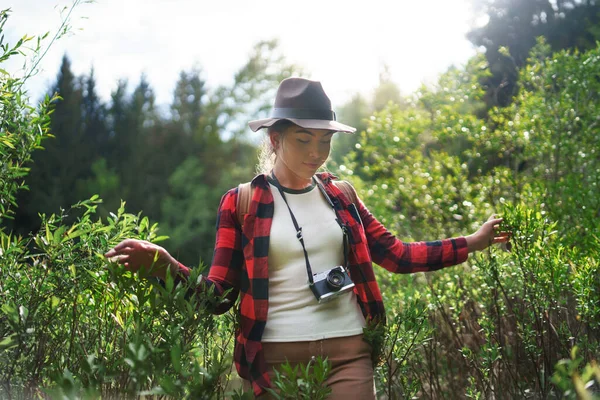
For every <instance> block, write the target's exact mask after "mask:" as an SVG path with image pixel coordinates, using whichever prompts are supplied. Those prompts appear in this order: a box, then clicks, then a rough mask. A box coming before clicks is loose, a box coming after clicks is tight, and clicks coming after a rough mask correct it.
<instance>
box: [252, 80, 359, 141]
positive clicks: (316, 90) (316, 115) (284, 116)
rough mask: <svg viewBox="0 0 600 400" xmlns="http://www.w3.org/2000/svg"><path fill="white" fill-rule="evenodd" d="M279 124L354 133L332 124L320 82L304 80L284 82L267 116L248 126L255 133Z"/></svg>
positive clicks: (351, 128)
mask: <svg viewBox="0 0 600 400" xmlns="http://www.w3.org/2000/svg"><path fill="white" fill-rule="evenodd" d="M280 120H288V121H291V122H293V123H294V124H296V125H298V126H300V127H302V128H308V129H329V130H332V131H336V132H346V133H354V132H356V128H353V127H351V126H348V125H344V124H341V123H339V122H337V121H336V120H335V112H333V110H332V109H331V101H330V100H329V97H327V95H326V94H325V91H324V90H323V86H321V82H317V81H311V80H308V79H304V78H287V79H284V80H283V81H281V83H280V84H279V87H278V88H277V95H276V96H275V104H274V105H273V109H272V110H271V116H270V117H269V118H265V119H259V120H255V121H250V122H249V123H248V125H249V126H250V129H252V131H254V132H256V131H257V130H259V129H261V128H268V127H270V126H272V125H273V124H275V123H276V122H277V121H280Z"/></svg>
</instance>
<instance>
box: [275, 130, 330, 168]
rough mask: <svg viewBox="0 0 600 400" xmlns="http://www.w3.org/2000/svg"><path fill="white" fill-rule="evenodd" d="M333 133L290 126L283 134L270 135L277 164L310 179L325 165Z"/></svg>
mask: <svg viewBox="0 0 600 400" xmlns="http://www.w3.org/2000/svg"><path fill="white" fill-rule="evenodd" d="M334 133H335V132H334V131H330V130H326V129H307V128H302V127H299V126H297V125H293V126H290V127H289V128H288V129H287V130H286V131H285V132H284V134H283V135H282V134H279V133H272V134H271V143H272V144H273V147H274V148H275V153H276V154H277V160H276V164H277V163H283V166H285V167H286V169H288V170H290V172H293V173H294V174H296V175H298V176H300V177H302V178H307V179H308V178H311V177H312V176H313V175H314V174H315V172H316V171H317V170H318V169H319V168H320V167H321V165H323V163H325V161H326V160H327V157H329V150H330V149H331V139H332V137H333V134H334Z"/></svg>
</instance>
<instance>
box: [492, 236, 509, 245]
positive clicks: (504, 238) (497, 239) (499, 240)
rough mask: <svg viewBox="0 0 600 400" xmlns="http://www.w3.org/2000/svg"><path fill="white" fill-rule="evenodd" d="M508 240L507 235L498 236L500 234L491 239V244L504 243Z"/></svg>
mask: <svg viewBox="0 0 600 400" xmlns="http://www.w3.org/2000/svg"><path fill="white" fill-rule="evenodd" d="M508 240H509V238H507V237H500V236H498V237H495V238H494V240H492V244H494V243H506V242H508Z"/></svg>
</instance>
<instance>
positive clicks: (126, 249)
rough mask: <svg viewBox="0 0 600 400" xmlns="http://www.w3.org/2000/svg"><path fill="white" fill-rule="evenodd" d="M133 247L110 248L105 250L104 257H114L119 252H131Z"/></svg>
mask: <svg viewBox="0 0 600 400" xmlns="http://www.w3.org/2000/svg"><path fill="white" fill-rule="evenodd" d="M133 250H134V249H133V248H131V247H122V248H120V249H118V250H117V248H116V247H114V248H112V249H110V250H109V251H108V252H106V254H104V256H105V257H114V256H117V255H120V254H131V253H132V252H133Z"/></svg>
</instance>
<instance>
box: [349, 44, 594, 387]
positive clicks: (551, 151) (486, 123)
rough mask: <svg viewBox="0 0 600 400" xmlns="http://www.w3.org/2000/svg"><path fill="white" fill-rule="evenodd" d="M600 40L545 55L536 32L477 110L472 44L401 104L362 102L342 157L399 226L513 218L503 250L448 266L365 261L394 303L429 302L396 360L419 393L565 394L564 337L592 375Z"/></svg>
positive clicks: (569, 378)
mask: <svg viewBox="0 0 600 400" xmlns="http://www.w3.org/2000/svg"><path fill="white" fill-rule="evenodd" d="M599 51H600V49H598V48H597V49H594V50H590V51H588V52H586V53H579V52H576V51H575V52H567V51H563V52H560V53H556V54H552V53H551V52H550V50H549V48H548V46H547V45H546V44H545V43H544V41H540V42H539V43H538V45H537V46H536V47H534V49H533V50H532V53H531V56H530V59H529V60H530V63H529V64H528V65H527V66H526V67H525V68H523V70H522V71H521V77H520V82H521V84H522V87H521V90H520V91H519V93H518V94H517V95H516V97H515V101H514V103H512V104H511V105H510V106H509V107H506V108H495V109H492V110H490V112H489V114H485V113H481V112H480V111H479V110H481V105H482V104H484V99H485V95H484V92H483V91H482V88H481V87H480V86H479V85H478V84H477V82H478V81H479V80H480V79H481V75H485V74H487V73H488V72H487V70H486V69H485V68H480V67H478V65H483V66H484V67H485V63H482V60H481V58H480V57H479V58H474V59H473V60H471V62H470V63H469V64H468V65H467V66H466V68H465V70H458V69H450V70H449V71H448V72H447V73H446V74H444V75H442V76H441V77H440V79H439V82H438V84H437V85H436V86H434V87H433V88H422V89H421V90H420V91H419V93H417V97H416V101H415V102H414V103H412V105H410V106H409V107H408V108H405V109H401V108H399V107H397V106H394V105H391V106H389V107H388V108H386V109H385V110H383V111H381V112H379V113H377V114H375V115H374V117H373V118H372V119H371V120H370V121H369V124H368V126H367V128H366V130H365V131H364V132H363V133H362V134H361V137H360V141H359V142H358V144H357V146H356V150H355V151H354V152H353V153H352V154H350V155H349V156H348V157H347V158H346V162H345V163H344V167H343V168H341V172H342V173H343V174H345V175H346V176H348V175H351V176H352V178H351V179H352V180H353V182H354V183H355V185H356V186H357V187H358V190H359V195H360V196H361V197H362V198H363V199H364V201H365V203H366V204H368V205H369V207H370V209H371V212H373V213H374V214H375V215H377V216H378V217H379V218H380V220H382V222H384V223H385V224H386V226H387V227H388V228H390V229H391V230H392V231H393V232H395V233H396V234H397V235H398V236H399V237H401V238H403V239H408V240H415V239H417V240H422V239H429V238H439V237H448V236H458V235H461V234H462V235H464V234H468V233H471V232H473V231H474V230H475V229H476V228H477V226H478V223H477V221H482V220H484V219H485V218H486V217H487V216H488V215H489V214H491V213H492V212H500V213H501V214H502V215H503V216H504V219H505V220H504V229H506V230H510V231H512V233H513V240H512V249H511V251H510V252H499V251H497V250H492V251H486V252H485V254H479V255H475V256H471V257H470V260H469V261H468V263H466V264H465V265H463V266H462V267H457V268H454V269H452V270H447V271H441V272H436V273H435V274H423V275H420V276H419V275H416V276H414V275H413V276H397V275H396V276H394V275H389V274H388V273H386V272H383V271H380V270H378V271H377V274H378V281H379V282H380V284H381V285H382V290H383V295H384V299H385V300H386V304H392V310H393V311H392V312H397V311H396V310H400V311H401V312H410V310H414V309H415V307H416V306H415V304H419V303H414V302H415V301H416V300H418V301H419V302H424V306H421V307H425V308H426V309H428V310H429V311H428V324H429V326H431V327H432V331H431V340H430V341H421V340H417V343H421V342H422V343H423V344H422V345H420V346H417V348H416V350H417V351H415V352H413V353H412V354H411V355H410V356H409V357H408V360H407V363H408V365H418V366H419V367H420V369H419V371H418V372H419V373H418V374H413V375H411V373H410V372H408V374H407V373H404V374H402V375H399V376H405V377H406V376H409V377H410V376H415V377H416V381H417V382H418V385H417V386H418V387H419V392H418V394H419V396H421V397H427V398H438V397H444V396H448V394H451V395H452V396H454V397H461V396H464V395H466V396H468V397H473V398H491V397H499V398H526V397H542V398H548V397H550V398H553V397H557V396H559V395H560V393H563V394H564V393H567V391H568V390H571V393H573V390H575V389H574V387H579V389H581V388H582V387H583V386H581V385H579V383H578V382H579V381H578V379H581V378H577V376H578V375H576V374H575V372H574V371H576V370H575V369H574V368H575V367H569V368H570V369H567V370H565V369H564V368H565V367H564V365H565V363H564V362H562V361H560V360H562V359H565V358H569V357H570V355H571V351H572V349H573V348H574V347H575V346H577V348H578V349H579V353H578V354H579V356H578V357H579V358H580V359H581V361H580V362H581V363H583V364H585V363H590V364H589V365H590V367H589V368H588V369H586V370H585V371H586V372H585V378H583V379H587V380H590V379H592V380H593V378H592V375H593V374H592V373H591V372H590V371H592V370H593V365H594V364H593V360H594V359H595V358H596V357H597V354H598V353H599V352H600V337H599V336H598V334H597V332H600V331H599V330H598V318H599V317H600V308H599V307H598V304H599V302H600V292H599V291H598V288H599V287H600V281H599V280H598V279H599V278H598V277H599V276H600V269H599V265H598V261H597V260H598V257H599V253H598V249H599V248H600V246H599V243H598V242H599V239H598V238H599V237H600V232H599V230H598V224H597V218H598V215H597V211H598V209H599V208H598V203H597V201H598V197H597V196H596V195H595V193H596V192H597V190H596V188H597V185H598V178H597V172H598V171H599V170H600V162H599V160H600V159H598V157H597V156H596V150H595V149H597V148H598V147H599V146H598V142H597V140H598V136H597V135H596V134H595V133H594V132H595V130H594V128H595V126H596V119H597V106H596V104H597V100H598V99H597V93H598V91H597V90H596V89H597V85H598V79H597V77H598V76H599V73H600V70H599V69H598V64H597V62H596V60H597V57H598V53H599ZM584 282H585V283H584ZM399 288H401V289H400V290H399ZM411 304H412V305H411ZM417 309H418V308H417ZM407 310H408V311H407ZM392 327H393V325H392V326H391V327H389V329H393V328H392ZM388 336H389V333H388ZM407 336H408V337H404V338H402V340H404V341H406V340H410V339H409V338H410V337H413V338H414V337H417V333H415V332H412V333H411V332H408V333H407ZM386 348H387V349H388V351H389V349H391V348H392V345H390V344H388V345H386ZM573 362H574V361H573ZM583 364H582V365H583ZM577 365H579V364H577ZM590 368H591V369H590ZM555 371H556V375H555V376H558V377H556V378H554V379H553V378H552V375H553V374H554V373H555ZM565 371H567V372H568V373H567V372H565ZM565 374H566V375H565ZM577 374H584V372H583V370H581V371H580V372H577ZM565 376H566V378H565ZM581 376H584V375H581ZM560 377H562V378H560ZM569 382H571V383H569ZM586 382H587V381H586ZM377 383H378V388H379V390H384V389H385V387H386V382H385V381H382V380H378V382H377ZM573 385H575V386H573ZM593 387H594V384H593V383H590V388H593ZM568 388H571V389H568ZM590 388H588V391H589V390H593V389H590ZM394 393H396V395H400V394H401V393H403V392H402V389H400V388H397V389H396V390H395V391H394ZM564 395H565V396H568V394H564Z"/></svg>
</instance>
